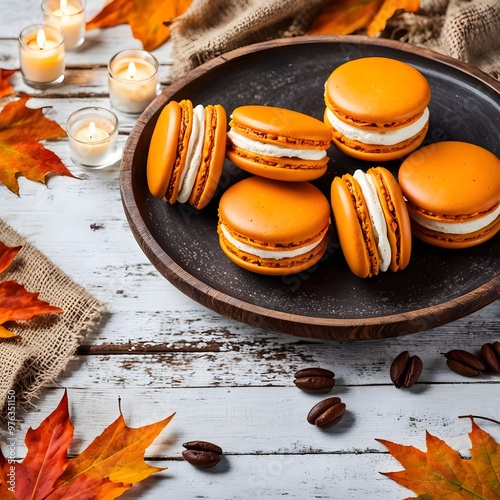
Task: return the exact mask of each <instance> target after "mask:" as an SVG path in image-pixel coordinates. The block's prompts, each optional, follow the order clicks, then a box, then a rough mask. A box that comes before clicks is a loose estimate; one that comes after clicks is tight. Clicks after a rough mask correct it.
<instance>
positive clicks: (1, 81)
mask: <svg viewBox="0 0 500 500" xmlns="http://www.w3.org/2000/svg"><path fill="white" fill-rule="evenodd" d="M16 71H17V70H15V69H3V68H0V97H5V96H7V95H10V94H13V93H14V89H13V88H12V85H11V84H10V82H9V79H10V77H11V76H12V75H13V74H14V73H15V72H16Z"/></svg>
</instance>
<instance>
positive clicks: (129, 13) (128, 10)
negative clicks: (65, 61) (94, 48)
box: [87, 0, 191, 50]
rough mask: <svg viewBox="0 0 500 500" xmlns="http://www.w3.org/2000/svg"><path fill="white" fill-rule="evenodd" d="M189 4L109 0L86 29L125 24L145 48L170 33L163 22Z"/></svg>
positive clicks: (175, 0) (184, 0) (183, 1)
mask: <svg viewBox="0 0 500 500" xmlns="http://www.w3.org/2000/svg"><path fill="white" fill-rule="evenodd" d="M190 5H191V0H169V1H163V2H158V0H112V1H111V2H110V3H108V4H107V5H106V6H104V8H103V9H102V10H101V12H99V13H98V14H96V15H95V16H94V17H93V18H92V19H91V20H90V21H89V22H88V23H87V29H88V30H91V29H94V28H111V27H113V26H118V25H120V24H128V25H129V26H130V29H131V30H132V34H133V35H134V38H137V39H138V40H140V41H141V42H142V45H143V47H144V49H145V50H154V49H156V48H157V47H159V46H160V45H162V44H164V43H165V42H166V41H167V40H168V38H169V37H170V29H169V28H168V26H166V25H165V23H168V22H169V21H171V20H172V19H174V18H176V17H177V16H180V15H181V14H182V13H183V12H185V11H186V10H187V9H188V7H189V6H190Z"/></svg>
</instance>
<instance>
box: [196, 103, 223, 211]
mask: <svg viewBox="0 0 500 500" xmlns="http://www.w3.org/2000/svg"><path fill="white" fill-rule="evenodd" d="M226 132H227V116H226V111H225V109H224V108H223V107H222V106H221V105H220V104H215V105H213V106H212V105H208V106H206V107H205V142H204V145H203V153H202V163H201V166H200V169H199V171H198V175H197V176H196V181H195V184H194V187H193V191H192V193H191V196H190V197H189V204H190V205H191V206H192V207H194V208H196V209H198V210H201V209H202V208H205V207H206V206H207V205H208V203H209V202H210V201H211V200H212V198H213V196H214V194H215V191H216V190H217V186H218V184H219V180H220V177H221V175H222V170H223V167H224V159H225V156H226Z"/></svg>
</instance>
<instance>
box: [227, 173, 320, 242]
mask: <svg viewBox="0 0 500 500" xmlns="http://www.w3.org/2000/svg"><path fill="white" fill-rule="evenodd" d="M311 214H314V215H315V216H314V217H311ZM219 217H220V219H221V221H222V222H223V223H224V225H225V226H226V227H228V228H229V229H231V230H232V231H235V232H236V233H238V234H240V235H244V237H245V238H246V239H248V240H253V241H255V242H257V243H260V244H264V245H271V246H272V245H280V246H287V245H292V244H295V245H297V244H301V242H307V241H308V240H310V239H311V238H314V237H316V236H317V235H318V234H319V233H321V232H322V231H323V230H324V228H325V226H327V225H328V221H329V217H330V206H329V203H328V200H327V199H326V197H325V196H324V195H323V193H322V192H321V191H320V190H319V189H318V188H316V187H315V186H313V185H312V184H310V183H307V182H302V183H297V182H280V181H276V180H271V179H266V178H263V177H258V176H253V177H249V178H247V179H244V180H242V181H239V182H238V183H236V184H234V185H233V186H231V187H230V188H229V189H228V190H226V191H225V192H224V194H223V195H222V197H221V199H220V203H219Z"/></svg>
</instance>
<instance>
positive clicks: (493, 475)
mask: <svg viewBox="0 0 500 500" xmlns="http://www.w3.org/2000/svg"><path fill="white" fill-rule="evenodd" d="M471 421H472V431H471V432H470V433H469V438H470V440H471V443H472V448H471V458H470V459H463V458H462V457H461V456H460V454H459V453H458V452H457V451H455V450H454V449H453V448H451V447H450V446H449V445H448V444H447V443H446V442H445V441H443V440H441V439H439V438H437V437H435V436H432V435H431V434H429V433H428V432H427V433H426V444H427V452H422V451H420V450H418V449H417V448H414V447H413V446H404V445H401V444H396V443H392V442H390V441H385V440H383V439H377V441H379V442H380V443H382V444H383V445H384V446H386V447H387V449H388V450H389V453H390V454H391V455H392V456H393V457H394V458H395V459H396V460H398V461H399V463H400V464H401V465H402V466H403V467H405V470H402V471H399V472H383V473H382V474H384V475H385V476H387V477H390V478H391V479H393V480H394V481H396V482H397V483H398V484H400V485H401V486H405V487H406V488H409V489H410V490H412V491H413V492H414V493H416V494H417V495H419V497H418V498H447V499H450V500H451V499H457V500H459V499H465V500H467V499H471V500H472V499H474V500H481V499H483V500H493V499H496V500H498V498H500V479H499V471H500V446H499V445H498V443H496V442H495V441H494V440H493V438H492V437H491V436H490V435H489V434H488V433H487V432H485V431H483V430H482V429H481V428H480V427H479V426H478V425H477V424H476V423H475V422H474V420H473V419H471ZM412 498H416V497H412Z"/></svg>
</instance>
